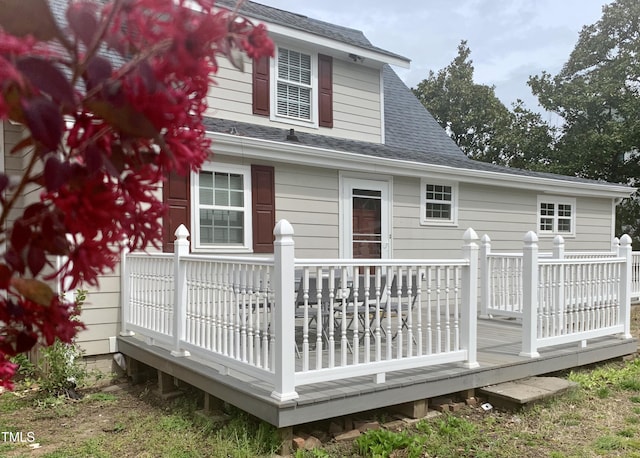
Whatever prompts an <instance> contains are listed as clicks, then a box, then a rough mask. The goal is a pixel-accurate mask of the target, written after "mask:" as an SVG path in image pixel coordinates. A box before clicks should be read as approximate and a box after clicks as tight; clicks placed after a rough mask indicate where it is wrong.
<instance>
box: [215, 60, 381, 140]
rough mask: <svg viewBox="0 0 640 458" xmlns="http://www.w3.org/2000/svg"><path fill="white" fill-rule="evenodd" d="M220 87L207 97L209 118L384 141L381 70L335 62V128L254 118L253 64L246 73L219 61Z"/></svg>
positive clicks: (216, 79) (216, 78)
mask: <svg viewBox="0 0 640 458" xmlns="http://www.w3.org/2000/svg"><path fill="white" fill-rule="evenodd" d="M218 63H219V66H220V67H219V70H218V74H217V75H216V76H215V78H214V79H215V81H216V83H217V84H214V85H212V86H211V89H210V91H209V95H208V97H207V101H208V105H209V108H208V109H207V111H206V116H212V117H216V118H222V119H229V120H233V121H239V122H247V123H252V124H259V125H265V126H272V127H279V128H282V129H290V128H294V129H296V130H300V131H303V132H308V133H314V134H317V133H322V134H327V135H331V136H332V137H339V138H346V139H351V140H361V141H368V142H373V143H380V142H381V141H382V135H381V133H382V103H381V90H380V87H381V84H380V78H381V73H380V70H378V69H373V68H369V67H365V66H362V65H356V64H353V63H351V62H347V61H341V60H338V59H335V58H334V59H333V128H331V129H327V128H321V129H318V128H314V127H312V126H310V127H306V126H304V125H300V124H299V123H297V124H291V123H286V122H279V121H271V120H270V119H269V117H265V116H255V115H253V109H252V97H253V96H252V91H253V88H252V65H253V63H252V61H250V60H246V59H245V62H244V67H245V68H244V72H240V71H239V70H237V69H236V68H235V67H233V66H232V65H231V64H230V63H229V61H228V60H227V59H225V58H220V59H218Z"/></svg>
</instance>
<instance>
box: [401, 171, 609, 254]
mask: <svg viewBox="0 0 640 458" xmlns="http://www.w3.org/2000/svg"><path fill="white" fill-rule="evenodd" d="M458 186H459V187H458V205H459V207H458V223H457V225H455V226H435V225H433V226H431V225H421V224H420V212H421V211H422V210H421V208H420V191H421V190H420V180H419V179H415V178H402V177H397V178H394V200H395V202H394V207H393V255H394V257H396V258H417V257H429V258H451V257H456V256H457V255H458V254H459V253H460V249H461V247H462V244H463V241H462V236H463V234H464V232H465V231H466V229H467V228H469V227H471V228H473V229H474V230H475V231H476V233H477V234H478V236H479V237H482V236H483V235H484V234H487V235H489V237H490V238H491V241H492V248H493V249H494V251H518V250H521V249H522V239H523V238H524V235H525V234H526V233H527V232H528V231H531V230H533V231H536V230H537V202H538V200H537V199H538V193H537V192H536V191H534V190H520V189H512V188H504V187H497V186H487V185H478V184H469V183H459V185H458ZM549 192H550V194H552V190H549ZM611 211H612V201H611V199H608V198H592V197H578V198H576V212H577V213H576V231H575V236H567V237H565V244H566V249H567V250H601V251H605V250H608V249H609V248H610V245H611V224H612V221H611V214H612V213H611ZM539 246H540V250H542V251H549V250H551V248H552V246H553V236H540V237H539Z"/></svg>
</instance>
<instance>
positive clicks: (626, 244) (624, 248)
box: [618, 234, 633, 339]
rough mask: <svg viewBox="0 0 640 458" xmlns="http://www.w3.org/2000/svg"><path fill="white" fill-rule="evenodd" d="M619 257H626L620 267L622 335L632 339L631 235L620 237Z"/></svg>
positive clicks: (624, 337)
mask: <svg viewBox="0 0 640 458" xmlns="http://www.w3.org/2000/svg"><path fill="white" fill-rule="evenodd" d="M618 257H621V258H624V265H623V266H622V267H621V269H620V295H619V296H618V297H619V300H620V320H622V324H623V325H624V333H623V334H622V335H621V336H620V337H621V338H623V339H631V338H632V335H631V264H632V262H633V254H632V248H631V237H629V236H628V235H627V234H624V235H623V236H622V237H621V238H620V247H619V248H618Z"/></svg>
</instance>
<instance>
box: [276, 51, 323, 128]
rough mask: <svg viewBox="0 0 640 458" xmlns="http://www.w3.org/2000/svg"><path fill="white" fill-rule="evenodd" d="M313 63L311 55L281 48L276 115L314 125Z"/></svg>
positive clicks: (278, 56) (277, 74)
mask: <svg viewBox="0 0 640 458" xmlns="http://www.w3.org/2000/svg"><path fill="white" fill-rule="evenodd" d="M313 61H314V60H313V59H312V56H311V55H310V54H305V53H303V52H299V51H294V50H291V49H287V48H282V47H279V48H278V55H277V60H276V91H275V92H276V115H277V116H282V117H286V118H292V119H295V120H300V121H308V122H313V121H314V119H313V109H314V107H313V99H314V97H315V95H314V80H315V78H314V71H315V65H314V62H313Z"/></svg>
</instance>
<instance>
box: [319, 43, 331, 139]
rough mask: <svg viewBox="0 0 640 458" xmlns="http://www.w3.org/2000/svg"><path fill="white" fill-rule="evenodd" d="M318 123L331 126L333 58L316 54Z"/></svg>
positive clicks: (322, 125)
mask: <svg viewBox="0 0 640 458" xmlns="http://www.w3.org/2000/svg"><path fill="white" fill-rule="evenodd" d="M318 86H319V90H318V118H319V119H318V124H319V125H320V126H321V127H333V59H332V58H331V57H330V56H325V55H323V54H318Z"/></svg>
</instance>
